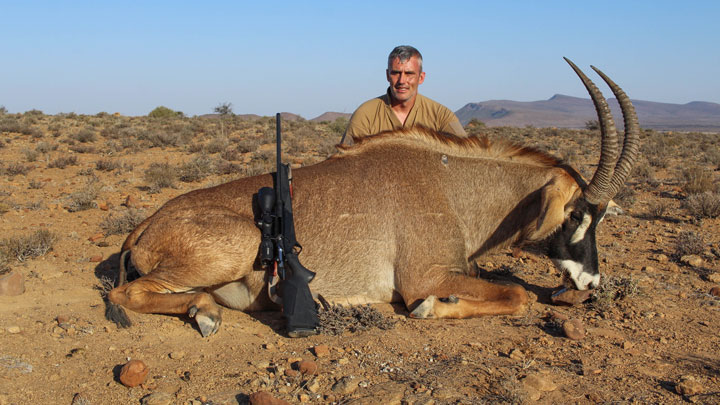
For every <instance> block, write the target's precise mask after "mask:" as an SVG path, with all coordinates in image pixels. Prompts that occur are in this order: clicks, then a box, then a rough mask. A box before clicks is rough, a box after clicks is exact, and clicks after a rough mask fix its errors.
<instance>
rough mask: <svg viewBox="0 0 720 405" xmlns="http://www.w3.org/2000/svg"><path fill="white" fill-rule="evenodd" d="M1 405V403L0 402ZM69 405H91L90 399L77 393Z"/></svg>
mask: <svg viewBox="0 0 720 405" xmlns="http://www.w3.org/2000/svg"><path fill="white" fill-rule="evenodd" d="M0 403H2V402H0ZM70 404H71V405H91V404H92V402H90V399H88V397H87V395H85V394H84V393H82V392H78V393H77V394H75V395H74V396H73V399H72V402H71V403H70Z"/></svg>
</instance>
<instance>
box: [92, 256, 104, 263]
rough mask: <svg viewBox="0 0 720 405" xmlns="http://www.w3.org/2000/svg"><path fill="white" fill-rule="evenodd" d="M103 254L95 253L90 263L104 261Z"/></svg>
mask: <svg viewBox="0 0 720 405" xmlns="http://www.w3.org/2000/svg"><path fill="white" fill-rule="evenodd" d="M102 259H103V257H102V255H95V256H91V257H90V263H100V262H101V261H102Z"/></svg>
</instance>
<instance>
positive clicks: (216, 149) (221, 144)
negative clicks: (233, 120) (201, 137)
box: [204, 136, 230, 154]
mask: <svg viewBox="0 0 720 405" xmlns="http://www.w3.org/2000/svg"><path fill="white" fill-rule="evenodd" d="M228 145H230V141H228V139H227V137H225V136H216V137H214V138H213V139H211V140H210V142H208V143H207V145H205V148H204V150H205V152H207V153H211V154H212V153H220V152H222V151H224V150H225V149H227V147H228Z"/></svg>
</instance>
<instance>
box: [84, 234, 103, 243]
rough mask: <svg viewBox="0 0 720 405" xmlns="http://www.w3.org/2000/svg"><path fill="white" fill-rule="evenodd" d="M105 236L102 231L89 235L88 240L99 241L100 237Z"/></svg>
mask: <svg viewBox="0 0 720 405" xmlns="http://www.w3.org/2000/svg"><path fill="white" fill-rule="evenodd" d="M104 237H105V235H103V234H101V233H96V234H95V235H93V236H91V237H89V238H88V240H89V241H90V242H97V241H99V240H100V239H102V238H104Z"/></svg>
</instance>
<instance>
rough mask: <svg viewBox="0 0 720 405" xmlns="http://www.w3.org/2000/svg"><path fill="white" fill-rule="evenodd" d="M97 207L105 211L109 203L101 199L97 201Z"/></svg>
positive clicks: (108, 207)
mask: <svg viewBox="0 0 720 405" xmlns="http://www.w3.org/2000/svg"><path fill="white" fill-rule="evenodd" d="M98 208H100V209H101V210H102V211H107V210H109V209H110V204H108V202H107V201H102V202H99V203H98Z"/></svg>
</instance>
